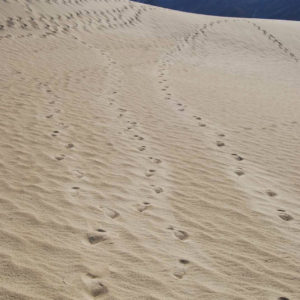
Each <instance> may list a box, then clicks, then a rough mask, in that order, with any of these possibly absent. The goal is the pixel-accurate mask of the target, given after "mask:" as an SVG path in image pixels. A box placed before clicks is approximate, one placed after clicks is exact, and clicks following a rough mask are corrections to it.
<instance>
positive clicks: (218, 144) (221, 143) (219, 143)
mask: <svg viewBox="0 0 300 300" xmlns="http://www.w3.org/2000/svg"><path fill="white" fill-rule="evenodd" d="M216 145H217V146H218V147H223V146H225V143H223V142H221V141H217V142H216Z"/></svg>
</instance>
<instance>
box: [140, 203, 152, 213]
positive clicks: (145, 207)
mask: <svg viewBox="0 0 300 300" xmlns="http://www.w3.org/2000/svg"><path fill="white" fill-rule="evenodd" d="M150 205H151V204H150V203H149V202H143V204H138V206H137V210H138V211H139V212H143V211H145V210H146V209H148V208H149V206H150Z"/></svg>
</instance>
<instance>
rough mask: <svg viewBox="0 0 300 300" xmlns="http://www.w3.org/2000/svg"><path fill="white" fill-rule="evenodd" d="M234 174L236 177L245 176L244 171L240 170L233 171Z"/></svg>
mask: <svg viewBox="0 0 300 300" xmlns="http://www.w3.org/2000/svg"><path fill="white" fill-rule="evenodd" d="M234 173H235V174H236V175H238V176H242V175H245V173H244V171H243V170H241V169H239V170H236V171H234Z"/></svg>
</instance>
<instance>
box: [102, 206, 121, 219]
mask: <svg viewBox="0 0 300 300" xmlns="http://www.w3.org/2000/svg"><path fill="white" fill-rule="evenodd" d="M105 213H106V215H107V216H109V217H110V218H111V219H115V218H117V217H118V216H119V215H120V214H119V213H118V212H117V211H115V210H113V209H110V208H106V209H105Z"/></svg>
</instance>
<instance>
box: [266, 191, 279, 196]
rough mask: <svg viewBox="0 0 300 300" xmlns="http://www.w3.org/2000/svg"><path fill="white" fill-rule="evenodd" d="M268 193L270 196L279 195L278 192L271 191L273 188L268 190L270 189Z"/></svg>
mask: <svg viewBox="0 0 300 300" xmlns="http://www.w3.org/2000/svg"><path fill="white" fill-rule="evenodd" d="M267 195H268V196H270V197H275V196H277V194H276V193H275V192H273V191H271V190H268V191H267Z"/></svg>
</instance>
